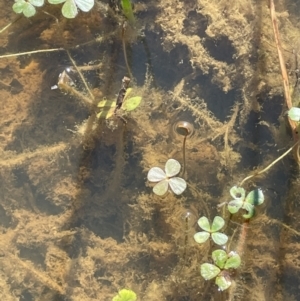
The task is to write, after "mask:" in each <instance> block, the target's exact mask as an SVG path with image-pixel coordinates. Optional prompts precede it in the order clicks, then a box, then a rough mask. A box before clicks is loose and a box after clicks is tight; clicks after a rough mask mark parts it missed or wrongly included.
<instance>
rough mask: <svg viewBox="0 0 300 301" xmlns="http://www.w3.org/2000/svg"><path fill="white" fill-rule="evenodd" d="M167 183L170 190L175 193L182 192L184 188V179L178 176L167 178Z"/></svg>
mask: <svg viewBox="0 0 300 301" xmlns="http://www.w3.org/2000/svg"><path fill="white" fill-rule="evenodd" d="M169 185H170V187H171V189H172V191H173V192H174V193H175V194H177V195H180V194H182V193H183V192H184V191H185V190H186V181H185V180H184V179H182V178H179V177H174V178H171V179H169Z"/></svg>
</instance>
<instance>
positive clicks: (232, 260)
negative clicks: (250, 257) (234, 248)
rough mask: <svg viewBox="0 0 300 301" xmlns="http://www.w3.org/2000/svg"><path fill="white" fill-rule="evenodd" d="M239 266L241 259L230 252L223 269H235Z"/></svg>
mask: <svg viewBox="0 0 300 301" xmlns="http://www.w3.org/2000/svg"><path fill="white" fill-rule="evenodd" d="M240 265H241V257H240V255H239V254H237V253H235V252H230V253H229V257H228V259H227V261H226V263H225V266H224V269H225V270H228V269H236V268H238V267H239V266H240Z"/></svg>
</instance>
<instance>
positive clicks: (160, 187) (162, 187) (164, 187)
mask: <svg viewBox="0 0 300 301" xmlns="http://www.w3.org/2000/svg"><path fill="white" fill-rule="evenodd" d="M168 188H169V182H168V180H162V181H160V182H158V183H157V184H156V185H155V186H154V187H153V192H154V193H155V194H156V195H159V196H163V195H165V194H166V193H167V191H168Z"/></svg>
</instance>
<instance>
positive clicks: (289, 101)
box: [270, 0, 300, 164]
mask: <svg viewBox="0 0 300 301" xmlns="http://www.w3.org/2000/svg"><path fill="white" fill-rule="evenodd" d="M270 13H271V19H272V26H273V32H274V38H275V43H276V48H277V53H278V58H279V63H280V69H281V75H282V81H283V91H284V98H285V102H286V105H287V107H288V109H291V108H292V106H293V104H292V99H291V94H290V89H289V88H290V85H289V78H288V73H287V71H286V67H285V63H284V58H283V55H282V51H281V44H280V39H279V31H278V24H277V19H276V13H275V5H274V1H273V0H270ZM288 121H289V125H290V127H291V129H292V134H293V139H294V141H298V140H299V136H298V132H297V123H296V122H295V121H293V120H291V119H290V118H288ZM294 157H295V160H296V161H297V163H298V164H300V155H299V146H298V147H297V148H295V150H294Z"/></svg>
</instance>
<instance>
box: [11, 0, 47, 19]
mask: <svg viewBox="0 0 300 301" xmlns="http://www.w3.org/2000/svg"><path fill="white" fill-rule="evenodd" d="M43 5H44V0H15V3H14V5H13V6H12V9H13V11H14V12H15V13H17V14H21V13H23V15H24V16H25V17H27V18H29V17H32V16H34V15H35V13H36V9H35V6H36V7H40V6H43Z"/></svg>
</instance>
